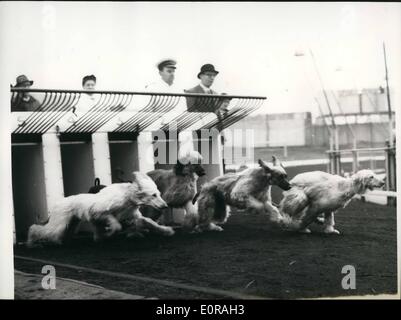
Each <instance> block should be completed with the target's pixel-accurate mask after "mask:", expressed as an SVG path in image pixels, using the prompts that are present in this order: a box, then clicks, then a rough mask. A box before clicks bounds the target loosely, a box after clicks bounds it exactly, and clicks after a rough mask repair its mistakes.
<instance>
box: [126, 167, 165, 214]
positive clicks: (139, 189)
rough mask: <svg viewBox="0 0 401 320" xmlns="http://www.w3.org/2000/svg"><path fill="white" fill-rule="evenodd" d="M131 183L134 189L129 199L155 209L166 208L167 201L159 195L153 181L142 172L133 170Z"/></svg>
mask: <svg viewBox="0 0 401 320" xmlns="http://www.w3.org/2000/svg"><path fill="white" fill-rule="evenodd" d="M132 175H133V181H132V184H133V185H135V187H136V190H135V192H133V193H132V196H131V201H132V202H134V203H135V204H136V205H147V206H150V207H153V208H155V209H159V210H160V209H164V208H167V203H166V202H165V201H164V200H163V199H162V197H161V196H160V191H159V190H158V189H157V186H156V184H155V183H154V181H153V180H152V179H151V178H150V177H149V176H148V175H146V174H144V173H142V172H137V171H136V172H133V173H132Z"/></svg>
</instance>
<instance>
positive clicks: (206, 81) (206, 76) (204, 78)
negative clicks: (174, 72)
mask: <svg viewBox="0 0 401 320" xmlns="http://www.w3.org/2000/svg"><path fill="white" fill-rule="evenodd" d="M199 77H200V79H201V82H202V84H203V85H204V86H205V87H207V88H210V87H211V86H212V84H213V82H214V78H216V73H214V72H205V73H202V74H201V75H200V76H199Z"/></svg>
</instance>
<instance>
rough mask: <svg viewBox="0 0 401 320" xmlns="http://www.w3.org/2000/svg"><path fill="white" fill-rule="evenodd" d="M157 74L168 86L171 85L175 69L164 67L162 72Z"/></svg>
mask: <svg viewBox="0 0 401 320" xmlns="http://www.w3.org/2000/svg"><path fill="white" fill-rule="evenodd" d="M159 74H160V76H161V77H162V79H163V81H164V82H166V83H168V84H169V85H170V86H171V85H172V84H173V82H174V74H175V68H171V67H164V68H163V70H161V71H159Z"/></svg>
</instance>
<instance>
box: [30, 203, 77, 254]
mask: <svg viewBox="0 0 401 320" xmlns="http://www.w3.org/2000/svg"><path fill="white" fill-rule="evenodd" d="M74 218H75V216H74V211H73V210H72V209H70V208H61V209H60V210H58V211H54V212H52V213H51V214H50V217H49V221H48V223H47V224H45V225H44V226H41V225H36V224H34V225H32V226H31V227H30V228H29V231H28V240H27V246H28V247H33V246H35V245H37V244H38V243H43V242H48V243H52V244H62V243H63V240H65V236H66V235H67V231H68V230H69V227H70V226H71V222H73V220H74Z"/></svg>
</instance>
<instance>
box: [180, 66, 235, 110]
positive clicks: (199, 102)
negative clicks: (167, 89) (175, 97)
mask: <svg viewBox="0 0 401 320" xmlns="http://www.w3.org/2000/svg"><path fill="white" fill-rule="evenodd" d="M218 74H219V71H217V70H216V69H215V67H214V65H212V64H210V63H207V64H204V65H203V66H202V67H201V69H200V71H199V73H198V79H200V83H199V84H198V85H197V86H196V87H193V88H192V89H188V90H185V93H203V94H218V93H217V92H216V91H214V90H213V89H212V88H211V87H212V85H213V82H214V79H215V78H216V76H217V75H218ZM226 101H227V99H225V100H221V99H219V100H210V99H202V98H201V99H197V98H192V97H189V98H187V109H188V111H208V112H214V113H215V114H216V115H218V116H220V115H225V114H226V113H227V106H228V104H227V103H226Z"/></svg>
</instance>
